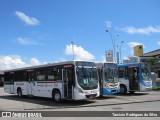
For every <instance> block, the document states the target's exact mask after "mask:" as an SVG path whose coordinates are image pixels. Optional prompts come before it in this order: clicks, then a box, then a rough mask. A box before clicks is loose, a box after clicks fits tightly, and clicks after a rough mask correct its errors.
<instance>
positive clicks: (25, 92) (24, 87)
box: [14, 82, 28, 95]
mask: <svg viewBox="0 0 160 120" xmlns="http://www.w3.org/2000/svg"><path fill="white" fill-rule="evenodd" d="M27 86H28V83H27V82H14V93H15V94H17V89H18V88H21V90H22V94H23V95H28V87H27Z"/></svg>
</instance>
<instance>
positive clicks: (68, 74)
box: [62, 67, 74, 99]
mask: <svg viewBox="0 0 160 120" xmlns="http://www.w3.org/2000/svg"><path fill="white" fill-rule="evenodd" d="M73 73H74V69H73V68H72V67H71V68H65V69H62V82H63V89H62V90H63V98H66V99H72V98H73V83H74V82H73V80H74V78H73V77H74V74H73Z"/></svg>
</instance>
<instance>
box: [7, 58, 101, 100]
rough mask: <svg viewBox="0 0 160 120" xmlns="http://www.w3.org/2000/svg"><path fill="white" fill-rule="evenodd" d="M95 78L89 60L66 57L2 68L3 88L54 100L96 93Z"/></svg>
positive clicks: (97, 93)
mask: <svg viewBox="0 0 160 120" xmlns="http://www.w3.org/2000/svg"><path fill="white" fill-rule="evenodd" d="M98 79H99V78H98V72H97V69H96V67H95V64H94V63H93V62H85V61H67V62H61V63H53V64H46V65H39V66H33V67H27V68H20V69H14V70H8V71H5V80H4V91H5V92H7V93H11V94H18V96H19V97H22V96H23V95H31V96H39V97H47V98H53V100H55V101H57V102H58V101H60V100H62V99H69V100H85V99H89V98H93V97H98V96H99V95H100V92H99V82H98Z"/></svg>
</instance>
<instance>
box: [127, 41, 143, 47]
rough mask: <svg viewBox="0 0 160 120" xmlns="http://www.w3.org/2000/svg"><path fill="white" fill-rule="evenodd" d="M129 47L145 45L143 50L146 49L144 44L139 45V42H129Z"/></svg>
mask: <svg viewBox="0 0 160 120" xmlns="http://www.w3.org/2000/svg"><path fill="white" fill-rule="evenodd" d="M127 44H128V45H129V47H131V48H133V47H134V46H136V45H143V48H145V46H144V44H143V43H138V42H129V43H127Z"/></svg>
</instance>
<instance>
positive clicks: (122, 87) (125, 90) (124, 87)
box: [120, 85, 127, 94]
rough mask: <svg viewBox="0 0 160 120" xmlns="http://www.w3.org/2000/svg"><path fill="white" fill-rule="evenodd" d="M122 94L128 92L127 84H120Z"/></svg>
mask: <svg viewBox="0 0 160 120" xmlns="http://www.w3.org/2000/svg"><path fill="white" fill-rule="evenodd" d="M120 94H127V88H126V86H125V85H120Z"/></svg>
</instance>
